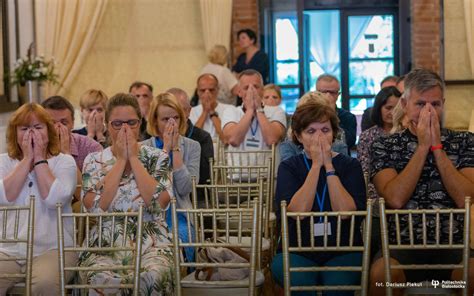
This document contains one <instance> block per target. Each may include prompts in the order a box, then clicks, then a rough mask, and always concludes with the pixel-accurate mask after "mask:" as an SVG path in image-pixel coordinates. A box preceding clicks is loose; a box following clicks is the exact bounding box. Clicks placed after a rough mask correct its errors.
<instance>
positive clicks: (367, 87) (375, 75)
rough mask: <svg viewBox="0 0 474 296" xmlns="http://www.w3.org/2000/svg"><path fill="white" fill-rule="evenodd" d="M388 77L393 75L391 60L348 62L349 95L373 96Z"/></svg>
mask: <svg viewBox="0 0 474 296" xmlns="http://www.w3.org/2000/svg"><path fill="white" fill-rule="evenodd" d="M388 75H393V60H389V61H363V62H349V95H350V96H357V95H375V94H376V93H378V92H379V90H380V82H381V81H382V79H384V78H385V77H386V76H388Z"/></svg>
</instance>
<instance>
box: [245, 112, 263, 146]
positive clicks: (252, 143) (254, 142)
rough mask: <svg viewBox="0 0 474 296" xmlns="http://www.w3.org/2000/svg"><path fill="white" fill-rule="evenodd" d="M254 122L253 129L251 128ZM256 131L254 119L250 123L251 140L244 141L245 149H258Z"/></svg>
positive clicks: (258, 142) (256, 124) (258, 143)
mask: <svg viewBox="0 0 474 296" xmlns="http://www.w3.org/2000/svg"><path fill="white" fill-rule="evenodd" d="M254 120H255V127H254V126H253V121H254ZM257 131H258V120H257V119H256V118H255V117H254V118H253V119H252V122H251V123H250V133H251V134H252V137H251V138H247V139H246V140H245V147H249V148H260V139H259V138H258V137H256V135H257Z"/></svg>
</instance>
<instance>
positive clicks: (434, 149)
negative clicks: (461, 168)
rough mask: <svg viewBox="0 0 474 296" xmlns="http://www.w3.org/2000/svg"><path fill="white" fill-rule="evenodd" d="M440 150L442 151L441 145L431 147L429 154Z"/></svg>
mask: <svg viewBox="0 0 474 296" xmlns="http://www.w3.org/2000/svg"><path fill="white" fill-rule="evenodd" d="M440 149H443V144H439V145H433V146H431V148H430V150H431V152H433V151H436V150H440Z"/></svg>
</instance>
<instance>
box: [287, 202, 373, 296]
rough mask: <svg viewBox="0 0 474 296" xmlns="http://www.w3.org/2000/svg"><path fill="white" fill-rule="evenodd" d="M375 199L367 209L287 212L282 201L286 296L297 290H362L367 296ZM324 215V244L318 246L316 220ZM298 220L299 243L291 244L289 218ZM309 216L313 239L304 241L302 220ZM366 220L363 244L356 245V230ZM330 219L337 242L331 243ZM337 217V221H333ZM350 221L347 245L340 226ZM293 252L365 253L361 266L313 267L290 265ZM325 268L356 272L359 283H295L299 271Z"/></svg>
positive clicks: (362, 293) (297, 233) (323, 269)
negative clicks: (359, 279) (298, 284)
mask: <svg viewBox="0 0 474 296" xmlns="http://www.w3.org/2000/svg"><path fill="white" fill-rule="evenodd" d="M371 211H372V200H368V201H367V209H366V210H365V211H345V212H288V211H287V208H286V202H285V201H282V202H281V225H282V226H281V232H282V253H283V281H284V291H285V295H286V296H290V295H291V292H293V291H294V292H296V291H360V293H361V295H367V291H368V290H367V287H368V277H369V267H370V233H371V229H372V227H371V224H372V214H371ZM321 217H322V219H323V220H322V221H323V222H322V223H323V225H324V226H323V229H324V234H323V238H322V239H323V243H322V245H318V244H317V242H316V240H315V230H314V227H313V225H314V224H315V221H316V219H320V218H321ZM289 219H292V220H294V221H296V236H297V245H296V246H290V240H289V229H288V228H289V227H288V220H289ZM304 219H309V233H310V241H309V242H306V241H305V242H303V241H302V235H301V233H302V231H307V230H302V222H301V221H303V220H304ZM359 219H360V220H362V219H365V220H364V221H365V222H364V226H363V234H362V240H363V245H356V244H355V237H356V234H355V232H356V231H360V228H358V227H357V222H356V221H357V220H359ZM330 220H333V223H334V222H335V223H336V227H335V228H336V233H335V234H333V237H335V238H336V241H335V244H334V245H332V244H330V243H328V240H329V238H328V237H329V233H328V232H329V231H328V225H329V223H330ZM334 220H335V221H334ZM344 220H346V221H348V222H349V223H350V226H349V229H350V230H349V239H348V242H347V244H344V243H342V242H341V241H343V240H344V239H343V238H341V229H342V228H343V227H342V223H343V221H344ZM292 252H300V253H305V252H321V253H324V252H360V253H362V265H361V266H321V267H320V266H314V267H291V262H290V253H292ZM325 271H354V272H360V273H361V283H360V285H338V286H335V285H334V286H323V285H318V286H292V285H291V275H292V274H294V273H296V272H325Z"/></svg>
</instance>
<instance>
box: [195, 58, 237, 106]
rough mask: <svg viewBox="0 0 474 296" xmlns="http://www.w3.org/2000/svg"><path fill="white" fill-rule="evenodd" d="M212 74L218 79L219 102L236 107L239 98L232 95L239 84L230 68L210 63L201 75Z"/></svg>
mask: <svg viewBox="0 0 474 296" xmlns="http://www.w3.org/2000/svg"><path fill="white" fill-rule="evenodd" d="M205 73H211V74H213V75H214V76H216V77H217V80H218V82H219V94H218V95H217V100H218V101H219V102H221V103H224V104H230V105H235V102H236V101H237V98H236V97H235V96H234V95H233V94H232V89H233V88H234V86H236V85H237V83H239V82H238V81H237V78H235V76H234V74H232V72H230V70H229V68H226V67H224V66H221V65H218V64H213V63H209V64H207V65H205V66H204V67H203V68H202V69H201V74H205Z"/></svg>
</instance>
